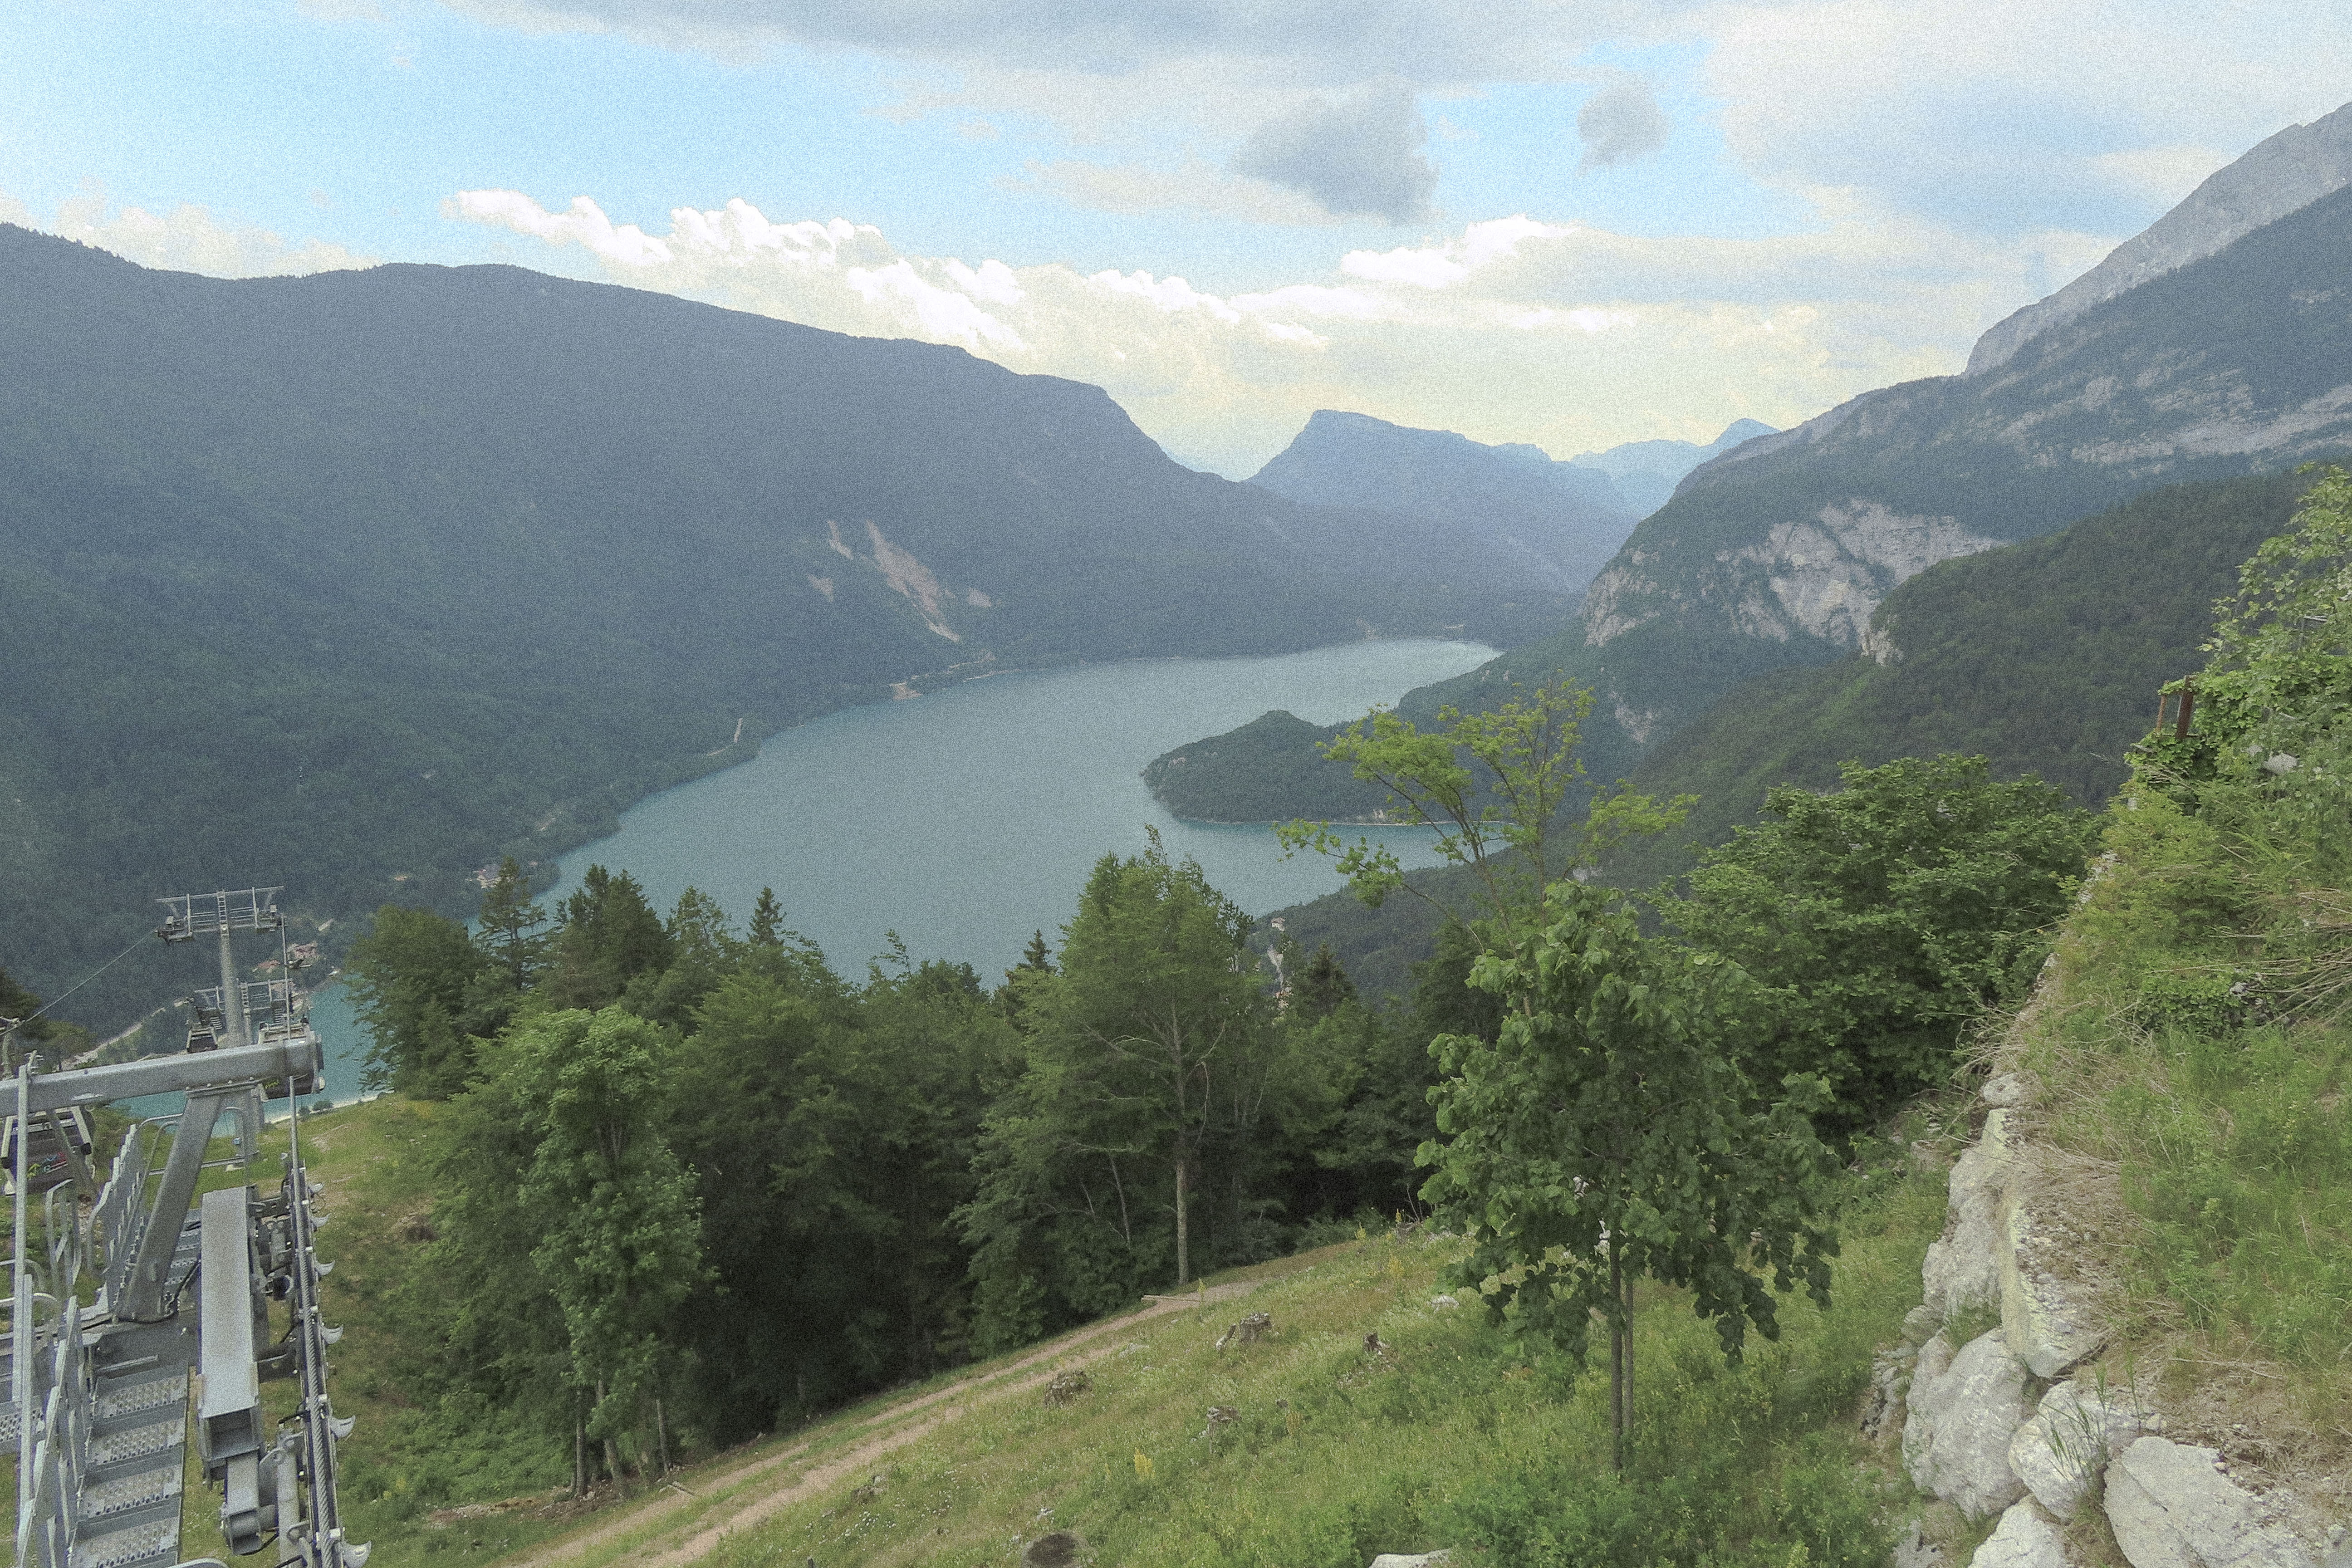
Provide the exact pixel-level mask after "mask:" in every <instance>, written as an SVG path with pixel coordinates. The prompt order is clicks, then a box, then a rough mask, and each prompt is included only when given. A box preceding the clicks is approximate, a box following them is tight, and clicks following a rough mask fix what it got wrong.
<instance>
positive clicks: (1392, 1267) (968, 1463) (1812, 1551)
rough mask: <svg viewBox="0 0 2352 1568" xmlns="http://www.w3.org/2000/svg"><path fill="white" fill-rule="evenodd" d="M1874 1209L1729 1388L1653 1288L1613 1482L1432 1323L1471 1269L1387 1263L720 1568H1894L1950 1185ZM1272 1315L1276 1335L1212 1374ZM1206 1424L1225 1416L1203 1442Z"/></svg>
mask: <svg viewBox="0 0 2352 1568" xmlns="http://www.w3.org/2000/svg"><path fill="white" fill-rule="evenodd" d="M1879 1185H1880V1186H1881V1188H1882V1190H1880V1191H1878V1192H1876V1193H1875V1194H1873V1195H1872V1196H1871V1197H1870V1198H1868V1199H1867V1200H1866V1201H1864V1202H1862V1203H1859V1204H1857V1205H1855V1206H1854V1207H1853V1210H1852V1212H1851V1213H1850V1214H1849V1215H1848V1218H1847V1228H1846V1247H1845V1252H1844V1255H1843V1258H1841V1259H1840V1262H1839V1267H1838V1270H1837V1286H1836V1289H1835V1292H1834V1296H1833V1305H1832V1308H1831V1309H1830V1310H1828V1311H1826V1312H1822V1311H1819V1310H1815V1309H1813V1308H1812V1307H1811V1305H1810V1304H1809V1303H1807V1302H1804V1301H1802V1300H1791V1301H1789V1302H1787V1303H1786V1304H1785V1305H1784V1307H1783V1310H1782V1325H1783V1332H1782V1335H1781V1338H1780V1341H1779V1342H1777V1343H1775V1342H1764V1341H1761V1340H1756V1339H1751V1341H1750V1342H1749V1347H1748V1354H1747V1356H1746V1359H1745V1362H1744V1363H1743V1364H1742V1365H1740V1366H1738V1367H1736V1368H1735V1367H1727V1366H1726V1365H1725V1363H1724V1361H1723V1358H1722V1355H1721V1353H1720V1351H1719V1349H1718V1345H1717V1339H1716V1336H1715V1333H1714V1331H1713V1330H1712V1329H1711V1328H1709V1327H1708V1326H1707V1325H1706V1324H1704V1323H1702V1322H1700V1321H1698V1320H1697V1319H1696V1318H1695V1317H1694V1316H1693V1315H1692V1314H1691V1313H1690V1311H1689V1310H1688V1309H1687V1306H1686V1304H1685V1300H1683V1299H1682V1298H1681V1297H1680V1295H1679V1293H1677V1292H1674V1291H1670V1290H1666V1289H1660V1288H1650V1289H1645V1290H1644V1291H1643V1295H1642V1298H1641V1303H1640V1309H1641V1317H1640V1321H1639V1327H1638V1331H1637V1346H1638V1349H1637V1373H1636V1375H1637V1383H1638V1391H1639V1409H1638V1426H1637V1447H1636V1455H1637V1458H1636V1462H1635V1465H1634V1466H1633V1470H1632V1471H1631V1472H1630V1473H1629V1474H1628V1476H1626V1477H1625V1478H1623V1479H1620V1478H1617V1477H1615V1476H1613V1475H1612V1474H1611V1473H1610V1470H1609V1468H1608V1461H1607V1454H1608V1447H1609V1444H1608V1415H1607V1408H1606V1402H1607V1387H1606V1380H1605V1377H1595V1376H1591V1375H1587V1376H1577V1375H1575V1373H1574V1372H1573V1369H1571V1368H1570V1367H1569V1366H1567V1365H1566V1364H1564V1363H1562V1362H1561V1361H1560V1360H1559V1358H1558V1357H1556V1356H1546V1355H1537V1356H1534V1357H1532V1358H1531V1357H1529V1356H1528V1354H1527V1353H1526V1352H1525V1350H1524V1349H1523V1348H1522V1347H1520V1346H1518V1345H1517V1344H1515V1343H1514V1342H1512V1341H1510V1340H1509V1339H1508V1338H1507V1337H1506V1336H1505V1335H1504V1334H1503V1333H1502V1332H1500V1331H1498V1330H1497V1329H1496V1328H1494V1327H1492V1326H1490V1325H1489V1324H1488V1323H1486V1321H1485V1318H1484V1313H1483V1311H1482V1310H1481V1309H1480V1308H1479V1307H1478V1306H1477V1305H1476V1299H1475V1296H1472V1295H1471V1294H1470V1293H1469V1292H1467V1291H1460V1292H1454V1293H1455V1294H1457V1295H1460V1296H1461V1297H1462V1298H1463V1299H1464V1300H1465V1305H1463V1306H1461V1307H1457V1308H1454V1309H1444V1308H1440V1307H1435V1306H1433V1305H1432V1298H1433V1297H1434V1296H1436V1295H1438V1294H1440V1293H1441V1291H1442V1289H1443V1287H1442V1285H1441V1282H1440V1279H1439V1273H1440V1270H1441V1269H1442V1268H1444V1265H1446V1264H1447V1263H1448V1262H1450V1261H1452V1259H1453V1258H1454V1257H1455V1256H1456V1253H1457V1244H1455V1243H1453V1242H1450V1241H1447V1240H1445V1239H1443V1238H1426V1239H1424V1238H1418V1237H1416V1238H1412V1239H1408V1240H1403V1241H1397V1240H1393V1239H1390V1238H1387V1237H1381V1238H1376V1239H1373V1240H1370V1241H1367V1242H1364V1243H1360V1244H1352V1245H1342V1246H1341V1247H1336V1248H1328V1249H1325V1250H1324V1251H1323V1252H1322V1253H1321V1254H1318V1255H1316V1256H1315V1258H1314V1261H1313V1262H1312V1265H1311V1267H1308V1268H1303V1269H1301V1270H1300V1271H1298V1272H1296V1273H1292V1274H1290V1275H1287V1276H1286V1277H1284V1278H1282V1279H1278V1280H1276V1281H1274V1282H1272V1283H1269V1284H1267V1285H1265V1286H1264V1287H1262V1288H1260V1289H1258V1290H1256V1291H1255V1293H1253V1294H1252V1295H1250V1296H1249V1297H1247V1298H1246V1299H1245V1300H1241V1301H1233V1302H1226V1303H1222V1304H1219V1305H1218V1306H1216V1307H1213V1308H1212V1309H1210V1310H1206V1311H1188V1312H1184V1313H1181V1314H1177V1315H1173V1316H1171V1317H1167V1318H1162V1319H1158V1320H1154V1321H1149V1322H1147V1323H1144V1324H1140V1325H1139V1326H1138V1328H1137V1330H1136V1331H1135V1332H1134V1333H1133V1335H1132V1336H1131V1337H1124V1338H1122V1339H1121V1342H1120V1343H1119V1344H1118V1347H1117V1349H1115V1350H1114V1351H1113V1352H1111V1353H1110V1354H1109V1355H1108V1356H1106V1357H1105V1358H1104V1359H1102V1360H1100V1361H1098V1362H1096V1363H1094V1365H1093V1367H1092V1368H1091V1375H1092V1380H1093V1388H1092V1391H1091V1392H1090V1393H1088V1394H1084V1395H1082V1396H1080V1397H1079V1399H1078V1400H1077V1401H1076V1402H1075V1403H1073V1404H1071V1405H1065V1406H1059V1407H1055V1406H1048V1405H1045V1403H1044V1402H1043V1401H1042V1400H1041V1399H1040V1398H1039V1397H1038V1395H1037V1394H1036V1393H1035V1391H1034V1390H1033V1391H1028V1392H1026V1393H1024V1394H1019V1395H1006V1396H1003V1397H1000V1398H996V1399H983V1400H982V1401H980V1402H979V1403H978V1404H977V1405H976V1407H975V1408H973V1409H972V1411H971V1414H970V1415H967V1416H965V1417H964V1418H962V1419H961V1420H958V1421H954V1422H952V1423H950V1424H948V1425H946V1426H941V1427H940V1429H939V1430H937V1431H936V1432H934V1433H932V1434H931V1435H929V1436H927V1437H925V1438H923V1439H921V1440H920V1441H919V1442H917V1443H916V1444H914V1445H912V1446H910V1447H906V1448H902V1449H900V1450H898V1452H896V1453H893V1454H891V1455H889V1456H887V1461H886V1462H884V1463H883V1464H882V1465H881V1466H880V1468H879V1472H878V1473H879V1475H880V1484H879V1485H878V1486H877V1485H876V1484H875V1479H874V1477H873V1476H871V1475H860V1476H854V1477H851V1478H848V1479H845V1480H844V1481H843V1482H842V1483H841V1484H840V1485H839V1486H837V1487H835V1488H834V1489H832V1490H831V1491H830V1492H828V1493H827V1494H826V1495H824V1496H821V1497H816V1498H813V1499H810V1500H807V1501H805V1502H803V1503H802V1504H800V1505H798V1506H795V1507H793V1508H791V1509H789V1510H784V1511H782V1513H780V1514H778V1515H777V1516H775V1517H774V1518H772V1519H770V1520H767V1521H762V1522H761V1523H760V1524H758V1525H757V1526H755V1527H753V1528H751V1529H749V1530H747V1531H743V1532H741V1533H740V1535H737V1536H734V1537H732V1538H730V1539H729V1540H728V1541H726V1542H723V1543H722V1544H721V1546H720V1548H719V1550H718V1552H716V1553H715V1554H714V1555H713V1556H712V1557H711V1558H710V1559H709V1561H710V1562H711V1563H713V1564H714V1565H715V1568H765V1565H769V1564H790V1565H792V1568H799V1565H800V1564H802V1563H804V1562H806V1561H807V1560H808V1559H810V1558H814V1559H815V1560H816V1562H817V1563H819V1564H821V1565H822V1568H851V1565H856V1564H899V1563H909V1564H911V1563H928V1564H939V1565H940V1568H953V1565H959V1564H973V1565H977V1564H982V1563H986V1564H1002V1563H1009V1562H1011V1561H1013V1560H1014V1559H1015V1558H1016V1557H1017V1555H1018V1552H1019V1550H1020V1547H1021V1546H1022V1544H1023V1543H1024V1542H1026V1541H1029V1540H1034V1539H1035V1538H1036V1537H1038V1536H1040V1535H1043V1534H1045V1533H1047V1532H1049V1531H1054V1530H1057V1529H1069V1530H1075V1531H1077V1532H1078V1533H1080V1534H1081V1535H1082V1536H1083V1537H1084V1538H1085V1539H1086V1540H1087V1542H1088V1545H1089V1549H1090V1554H1091V1556H1092V1558H1093V1560H1094V1561H1096V1562H1098V1563H1120V1564H1152V1565H1165V1568H1212V1565H1214V1568H1226V1565H1233V1568H1241V1565H1245V1564H1246V1565H1261V1564H1263V1565H1265V1568H1274V1565H1276V1564H1279V1565H1281V1568H1362V1565H1363V1564H1364V1563H1367V1562H1368V1561H1370V1558H1371V1557H1372V1556H1374V1555H1375V1554H1377V1553H1380V1552H1419V1551H1426V1550H1429V1549H1431V1548H1433V1547H1438V1546H1452V1547H1455V1548H1457V1549H1464V1550H1465V1560H1468V1559H1469V1558H1471V1557H1474V1556H1475V1557H1478V1558H1483V1559H1484V1560H1486V1561H1490V1562H1495V1563H1513V1564H1522V1563H1523V1564H1528V1565H1531V1568H1534V1565H1545V1564H1560V1565H1563V1568H1565V1565H1568V1564H1577V1565H1585V1564H1603V1563H1626V1564H1634V1563H1639V1564H1664V1563H1677V1564H1694V1565H1696V1564H1732V1563H1755V1564H1770V1565H1772V1568H1783V1565H1789V1564H1800V1563H1801V1564H1807V1565H1812V1568H1832V1565H1837V1568H1844V1565H1852V1568H1864V1565H1874V1564H1878V1563H1883V1562H1885V1558H1886V1554H1887V1552H1888V1550H1889V1548H1890V1546H1891V1544H1892V1539H1893V1534H1894V1532H1895V1530H1896V1528H1897V1527H1898V1526H1899V1525H1900V1524H1901V1522H1902V1521H1904V1520H1906V1519H1907V1518H1908V1517H1909V1516H1910V1513H1911V1512H1912V1511H1913V1509H1914V1506H1915V1500H1914V1498H1913V1495H1912V1493H1911V1490H1910V1489H1909V1487H1908V1486H1907V1485H1906V1484H1903V1483H1901V1482H1900V1481H1899V1480H1897V1479H1895V1476H1894V1475H1893V1471H1894V1468H1895V1467H1894V1466H1893V1464H1892V1462H1891V1460H1890V1458H1888V1456H1886V1455H1885V1454H1884V1453H1881V1452H1879V1451H1876V1450H1874V1449H1872V1448H1871V1447H1868V1446H1867V1445H1866V1444H1865V1443H1864V1441H1863V1439H1862V1438H1861V1436H1859V1434H1858V1432H1857V1429H1856V1425H1855V1415H1856V1413H1857V1407H1858V1405H1859V1402H1860V1401H1861V1398H1862V1396H1863V1394H1864V1390H1865V1387H1866V1385H1867V1384H1868V1381H1869V1376H1870V1367H1871V1356H1872V1352H1873V1351H1874V1349H1875V1348H1877V1347H1878V1346H1880V1345H1882V1344H1885V1343H1887V1342H1891V1341H1893V1340H1894V1339H1895V1336H1896V1334H1897V1332H1898V1330H1899V1326H1900V1323H1901V1320H1902V1317H1903V1315H1904V1313H1905V1312H1906V1311H1907V1310H1909V1309H1910V1308H1911V1307H1912V1306H1914V1305H1916V1301H1917V1300H1918V1288H1919V1287H1918V1280H1919V1275H1918V1268H1919V1261H1920V1256H1921V1254H1922V1252H1923V1250H1924V1249H1925V1247H1926V1246H1927V1242H1928V1241H1929V1240H1930V1239H1932V1237H1934V1236H1935V1235H1936V1234H1937V1231H1938V1230H1939V1229H1940V1227H1941V1224H1942V1217H1943V1194H1942V1191H1941V1185H1942V1184H1941V1182H1940V1181H1939V1180H1938V1179H1937V1178H1935V1177H1933V1176H1907V1177H1905V1176H1888V1177H1886V1178H1885V1179H1884V1180H1883V1181H1882V1182H1881V1183H1880V1184H1879ZM1256 1310H1262V1311H1265V1312H1267V1313H1269V1314H1271V1316H1272V1319H1273V1321H1274V1326H1275V1329H1276V1334H1275V1337H1274V1338H1273V1339H1271V1340H1269V1341H1262V1342H1255V1343H1249V1344H1235V1345H1232V1346H1229V1347H1228V1348H1227V1349H1225V1350H1223V1351H1222V1352H1220V1351H1218V1350H1217V1349H1216V1348H1215V1341H1216V1338H1217V1336H1218V1335H1219V1334H1220V1333H1221V1332H1222V1331H1223V1330H1224V1329H1225V1328H1226V1327H1227V1326H1228V1325H1229V1324H1230V1323H1231V1322H1232V1321H1234V1319H1235V1318H1236V1317H1238V1316H1239V1315H1240V1314H1241V1313H1242V1312H1244V1311H1256ZM1368 1334H1376V1335H1377V1336H1378V1337H1379V1339H1380V1341H1381V1344H1382V1346H1383V1347H1384V1348H1383V1349H1382V1350H1381V1352H1370V1351H1368V1350H1367V1348H1366V1336H1367V1335H1368ZM1212 1405H1222V1406H1227V1407H1230V1408H1231V1409H1232V1410H1234V1412H1235V1414H1236V1416H1237V1418H1236V1419H1234V1420H1232V1421H1230V1422H1226V1423H1223V1424H1221V1425H1220V1426H1218V1427H1217V1428H1216V1429H1215V1430H1214V1431H1211V1430H1209V1429H1208V1426H1209V1424H1208V1412H1209V1409H1210V1407H1211V1406H1212Z"/></svg>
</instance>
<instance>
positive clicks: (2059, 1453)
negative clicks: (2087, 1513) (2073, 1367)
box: [2009, 1378, 2157, 1520]
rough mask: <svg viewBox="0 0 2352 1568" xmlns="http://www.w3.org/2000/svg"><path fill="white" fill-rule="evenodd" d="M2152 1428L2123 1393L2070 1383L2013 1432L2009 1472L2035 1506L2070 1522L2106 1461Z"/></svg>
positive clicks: (2148, 1415) (2142, 1410)
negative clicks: (2034, 1502)
mask: <svg viewBox="0 0 2352 1568" xmlns="http://www.w3.org/2000/svg"><path fill="white" fill-rule="evenodd" d="M2156 1425H2157V1420H2156V1417H2155V1416H2154V1415H2152V1414H2151V1413H2149V1412H2148V1411H2147V1410H2146V1409H2145V1408H2144V1407H2142V1406H2141V1405H2140V1404H2139V1403H2138V1401H2137V1400H2136V1399H2134V1398H2133V1397H2132V1396H2131V1394H2129V1393H2128V1392H2127V1391H2111V1392H2109V1393H2107V1394H2104V1395H2103V1394H2101V1393H2100V1391H2098V1390H2097V1389H2095V1388H2094V1387H2092V1386H2090V1385H2089V1384H2086V1383H2084V1380H2083V1379H2081V1378H2075V1379H2074V1380H2073V1381H2071V1382H2067V1383H2062V1384H2059V1385H2058V1386H2057V1387H2055V1388H2053V1389H2052V1390H2051V1391H2050V1392H2049V1393H2048V1394H2043V1395H2042V1404H2041V1406H2040V1408H2038V1409H2036V1410H2035V1411H2034V1413H2033V1417H2032V1420H2030V1421H2028V1422H2026V1424H2025V1425H2024V1426H2020V1427H2019V1428H2018V1429H2017V1436H2015V1437H2013V1438H2011V1440H2010V1445H2009V1468H2011V1470H2012V1471H2014V1472H2015V1473H2016V1475H2017V1479H2019V1480H2021V1481H2022V1482H2024V1483H2025V1489H2026V1490H2027V1491H2029V1492H2032V1494H2033V1500H2034V1501H2036V1502H2038V1503H2040V1504H2041V1505H2042V1507H2043V1508H2045V1509H2047V1510H2050V1512H2051V1513H2052V1514H2053V1515H2054V1516H2055V1517H2056V1518H2058V1519H2060V1520H2071V1519H2073V1518H2074V1513H2075V1510H2078V1509H2080V1508H2081V1507H2082V1506H2083V1500H2084V1498H2086V1497H2088V1496H2090V1494H2091V1489H2092V1488H2093V1487H2094V1486H2095V1485H2096V1484H2097V1482H2098V1479H2099V1474H2100V1472H2101V1471H2103V1470H2105V1468H2107V1464H2108V1461H2110V1460H2111V1459H2113V1458H2115V1457H2116V1455H2117V1454H2120V1453H2122V1452H2123V1451H2124V1450H2125V1449H2126V1448H2127V1447H2131V1445H2132V1443H2133V1441H2134V1440H2135V1439H2136V1438H2137V1437H2139V1436H2141V1435H2142V1434H2143V1433H2146V1432H2147V1431H2149V1430H2150V1429H2152V1428H2153V1427H2154V1426H2156Z"/></svg>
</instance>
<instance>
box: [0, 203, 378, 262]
mask: <svg viewBox="0 0 2352 1568" xmlns="http://www.w3.org/2000/svg"><path fill="white" fill-rule="evenodd" d="M0 221H5V222H9V223H15V224H19V225H22V226H25V227H26V228H37V229H44V230H46V231H47V232H48V233H50V234H54V235H58V236H59V237H63V238H66V239H72V240H79V241H80V242H81V243H82V244H84V245H93V246H96V247H98V248H99V249H100V250H110V251H112V252H113V253H114V254H115V255H117V256H120V257H122V258H125V259H126V260H131V261H135V262H137V263H139V264H140V265H141V266H142V267H156V268H169V269H170V270H172V271H174V272H201V273H203V274H204V275H205V277H207V278H263V277H272V278H283V277H296V276H299V275H302V274H305V273H310V272H340V271H345V270H348V269H350V268H358V267H373V266H374V265H375V258H373V257H368V256H360V255H357V254H354V253H353V252H352V251H349V250H346V249H344V248H343V247H341V246H340V245H332V244H330V243H328V242H327V241H325V240H322V239H306V240H303V241H301V242H300V243H299V244H292V243H289V242H288V241H287V240H285V239H283V238H281V237H279V236H278V235H277V234H276V233H274V232H273V231H271V230H269V229H266V228H262V227H260V226H257V225H251V224H225V223H223V222H221V221H220V220H219V219H218V218H216V217H215V216H213V214H212V211H211V209H209V208H206V207H201V206H195V205H191V204H186V203H183V204H182V205H179V206H176V207H173V209H172V210H171V211H170V212H168V213H163V214H161V215H158V214H155V213H151V212H149V211H147V210H146V209H145V208H143V207H135V206H132V207H124V208H122V209H121V210H120V211H117V212H110V211H108V209H107V202H106V195H105V192H104V191H102V190H100V189H99V188H98V187H96V186H95V185H91V186H89V188H88V189H86V190H85V191H84V193H83V194H82V195H79V196H75V197H72V198H71V199H69V200H68V201H65V202H61V203H59V204H58V211H57V216H56V217H55V218H54V219H53V220H52V221H49V222H47V223H44V222H43V221H41V219H40V218H38V217H37V216H35V215H34V213H33V211H32V209H31V208H30V207H28V206H26V205H25V204H24V203H23V202H21V201H18V200H16V198H15V197H13V196H8V195H5V194H0Z"/></svg>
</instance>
